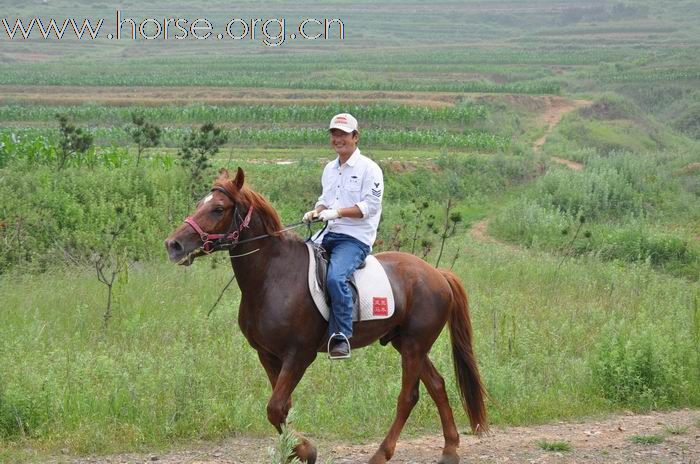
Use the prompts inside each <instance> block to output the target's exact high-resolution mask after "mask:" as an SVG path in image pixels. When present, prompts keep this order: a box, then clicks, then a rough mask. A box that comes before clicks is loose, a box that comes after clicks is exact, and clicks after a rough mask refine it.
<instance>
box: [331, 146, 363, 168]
mask: <svg viewBox="0 0 700 464" xmlns="http://www.w3.org/2000/svg"><path fill="white" fill-rule="evenodd" d="M361 154H362V153H360V149H359V148H355V151H353V152H352V155H350V158H348V160H347V161H346V162H345V164H347V165H348V166H350V167H353V166H355V164H357V160H359V159H360V155H361ZM335 167H336V168H339V167H340V157H337V158H336V159H335Z"/></svg>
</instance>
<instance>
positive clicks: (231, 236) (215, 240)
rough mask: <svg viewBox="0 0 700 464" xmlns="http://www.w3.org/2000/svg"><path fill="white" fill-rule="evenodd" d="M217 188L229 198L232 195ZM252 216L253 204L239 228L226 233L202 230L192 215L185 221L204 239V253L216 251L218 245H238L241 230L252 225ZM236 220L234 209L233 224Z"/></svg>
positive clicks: (228, 246)
mask: <svg viewBox="0 0 700 464" xmlns="http://www.w3.org/2000/svg"><path fill="white" fill-rule="evenodd" d="M215 190H219V191H222V192H223V193H224V194H225V195H226V196H228V197H229V198H230V197H231V196H230V195H229V193H228V192H226V191H224V190H223V189H220V188H217V189H215ZM252 216H253V206H252V205H251V206H250V208H248V214H246V216H245V219H243V222H242V223H241V225H239V226H238V229H237V230H234V231H233V232H227V233H225V234H209V233H207V232H204V230H202V228H201V227H199V224H197V221H195V220H194V218H193V217H192V216H189V217H188V218H187V219H185V223H186V224H188V225H189V226H190V227H192V228H193V229H194V231H195V232H197V233H198V234H199V238H200V239H201V240H202V251H204V253H211V252H212V251H216V250H215V248H217V247H225V248H233V247H234V246H236V245H237V244H238V239H239V237H240V235H241V232H242V231H243V229H247V228H248V226H249V225H250V218H251V217H252ZM235 222H236V212H235V211H234V213H233V222H232V225H234V224H235Z"/></svg>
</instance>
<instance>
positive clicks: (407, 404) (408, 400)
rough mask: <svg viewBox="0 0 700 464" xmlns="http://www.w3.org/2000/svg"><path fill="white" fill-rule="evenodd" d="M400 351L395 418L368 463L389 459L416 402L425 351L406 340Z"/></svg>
mask: <svg viewBox="0 0 700 464" xmlns="http://www.w3.org/2000/svg"><path fill="white" fill-rule="evenodd" d="M400 351H401V392H400V393H399V398H398V401H397V406H396V418H395V419H394V423H393V424H391V428H390V429H389V433H388V434H387V436H386V438H384V441H383V442H382V444H381V445H380V446H379V449H378V450H377V452H376V453H374V456H372V459H370V460H369V463H370V464H384V463H386V462H387V461H388V460H389V459H391V457H392V456H393V455H394V451H395V450H396V442H397V441H398V439H399V436H400V435H401V430H403V427H404V425H406V421H407V420H408V416H409V415H410V414H411V411H412V410H413V407H414V406H415V405H416V403H418V392H419V390H418V380H419V376H420V374H421V371H422V370H423V361H424V360H425V359H426V358H425V352H424V351H423V350H422V349H420V348H419V347H418V346H417V344H414V343H407V342H406V341H403V343H401V348H400Z"/></svg>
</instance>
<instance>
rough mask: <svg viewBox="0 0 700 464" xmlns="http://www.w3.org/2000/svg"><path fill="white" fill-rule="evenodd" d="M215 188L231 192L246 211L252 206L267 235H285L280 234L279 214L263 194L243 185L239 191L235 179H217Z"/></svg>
mask: <svg viewBox="0 0 700 464" xmlns="http://www.w3.org/2000/svg"><path fill="white" fill-rule="evenodd" d="M214 187H223V188H224V189H226V191H227V192H231V194H233V195H234V196H236V197H238V198H239V200H240V202H241V205H242V206H244V207H245V208H246V209H247V208H250V207H251V206H252V207H253V217H255V216H258V217H259V218H260V219H261V220H262V224H263V228H264V229H265V233H266V234H268V235H274V236H276V237H280V236H282V235H283V234H282V233H281V232H280V231H281V230H282V228H283V226H282V221H281V219H280V216H279V214H277V211H276V210H275V208H273V207H272V205H271V204H270V202H269V201H267V199H265V197H263V196H262V195H261V194H259V193H258V192H255V191H253V190H252V189H250V188H248V186H247V185H243V188H241V189H240V190H238V189H237V188H236V186H235V185H234V184H233V179H227V180H226V181H222V180H220V179H217V180H216V181H214Z"/></svg>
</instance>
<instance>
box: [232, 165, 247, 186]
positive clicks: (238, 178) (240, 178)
mask: <svg viewBox="0 0 700 464" xmlns="http://www.w3.org/2000/svg"><path fill="white" fill-rule="evenodd" d="M244 180H245V174H243V169H241V168H238V171H236V178H235V179H233V185H235V186H236V188H237V189H238V190H240V189H242V188H243V181H244Z"/></svg>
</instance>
